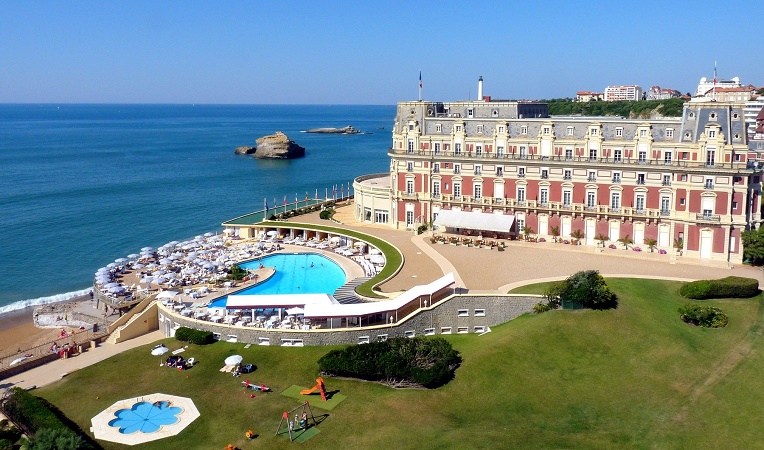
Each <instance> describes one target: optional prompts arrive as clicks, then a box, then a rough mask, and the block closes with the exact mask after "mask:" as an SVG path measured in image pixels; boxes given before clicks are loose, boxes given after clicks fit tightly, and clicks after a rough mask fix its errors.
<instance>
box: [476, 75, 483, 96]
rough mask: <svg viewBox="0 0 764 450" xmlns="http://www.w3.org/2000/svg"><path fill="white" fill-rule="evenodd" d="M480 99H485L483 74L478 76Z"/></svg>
mask: <svg viewBox="0 0 764 450" xmlns="http://www.w3.org/2000/svg"><path fill="white" fill-rule="evenodd" d="M477 98H478V101H483V75H480V78H478V96H477Z"/></svg>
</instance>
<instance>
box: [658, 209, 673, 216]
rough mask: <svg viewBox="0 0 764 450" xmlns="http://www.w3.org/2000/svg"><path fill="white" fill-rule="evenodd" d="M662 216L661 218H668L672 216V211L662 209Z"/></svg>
mask: <svg viewBox="0 0 764 450" xmlns="http://www.w3.org/2000/svg"><path fill="white" fill-rule="evenodd" d="M660 214H661V217H668V216H670V215H671V210H669V209H662V210H661V212H660Z"/></svg>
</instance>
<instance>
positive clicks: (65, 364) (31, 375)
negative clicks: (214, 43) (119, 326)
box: [0, 331, 165, 395]
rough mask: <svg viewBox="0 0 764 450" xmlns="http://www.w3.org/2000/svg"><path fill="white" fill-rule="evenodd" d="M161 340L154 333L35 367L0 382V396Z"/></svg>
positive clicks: (54, 378)
mask: <svg viewBox="0 0 764 450" xmlns="http://www.w3.org/2000/svg"><path fill="white" fill-rule="evenodd" d="M160 339H165V337H164V335H162V333H161V332H159V331H153V332H151V333H149V334H145V335H143V336H140V337H137V338H135V339H130V340H129V341H125V342H122V343H120V344H103V345H101V346H100V347H96V348H94V349H88V350H87V351H85V353H82V354H80V355H77V356H74V357H71V358H67V359H59V360H56V361H53V362H50V363H48V364H43V365H42V366H39V367H35V368H34V369H30V370H27V371H25V372H22V373H20V374H18V375H14V376H12V377H10V378H6V379H5V380H3V381H0V395H2V393H3V392H4V391H5V390H7V389H10V388H12V387H14V386H18V387H21V388H24V389H27V388H30V387H32V386H37V387H40V386H46V385H48V384H51V383H54V382H56V381H58V380H60V379H61V378H62V377H64V376H66V375H67V374H69V373H72V372H74V371H76V370H79V369H82V368H83V367H87V366H92V365H93V364H95V363H97V362H101V361H103V360H105V359H108V358H111V357H112V356H114V355H118V354H120V353H122V352H124V351H127V350H130V349H133V348H135V347H140V346H141V345H146V344H150V343H152V342H155V341H158V340H160Z"/></svg>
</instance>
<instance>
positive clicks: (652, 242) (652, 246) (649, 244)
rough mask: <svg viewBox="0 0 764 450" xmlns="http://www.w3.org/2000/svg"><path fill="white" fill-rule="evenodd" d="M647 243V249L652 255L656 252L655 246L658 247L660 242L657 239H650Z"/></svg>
mask: <svg viewBox="0 0 764 450" xmlns="http://www.w3.org/2000/svg"><path fill="white" fill-rule="evenodd" d="M645 243H646V244H647V248H649V249H650V253H652V252H653V251H654V250H655V246H656V245H658V241H656V240H655V239H648V240H647V241H645Z"/></svg>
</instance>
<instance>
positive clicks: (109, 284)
mask: <svg viewBox="0 0 764 450" xmlns="http://www.w3.org/2000/svg"><path fill="white" fill-rule="evenodd" d="M116 286H119V283H117V282H112V283H107V284H105V285H104V286H103V287H105V288H106V289H109V288H113V287H116Z"/></svg>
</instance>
